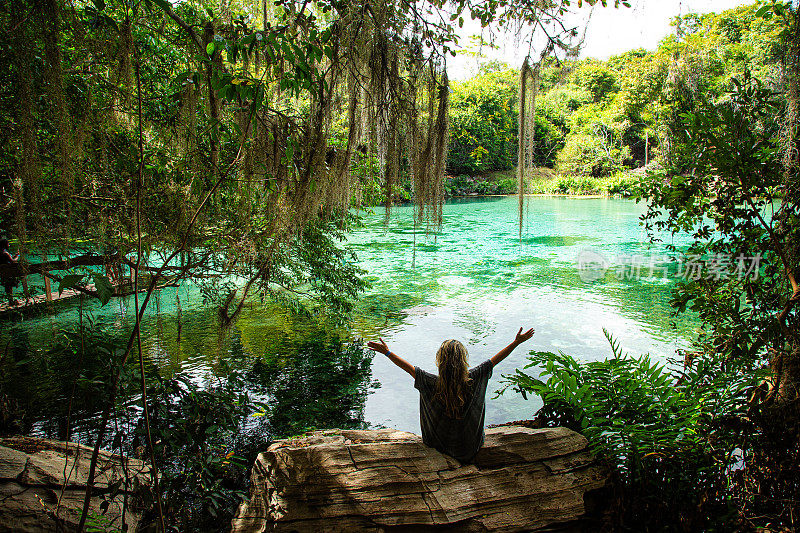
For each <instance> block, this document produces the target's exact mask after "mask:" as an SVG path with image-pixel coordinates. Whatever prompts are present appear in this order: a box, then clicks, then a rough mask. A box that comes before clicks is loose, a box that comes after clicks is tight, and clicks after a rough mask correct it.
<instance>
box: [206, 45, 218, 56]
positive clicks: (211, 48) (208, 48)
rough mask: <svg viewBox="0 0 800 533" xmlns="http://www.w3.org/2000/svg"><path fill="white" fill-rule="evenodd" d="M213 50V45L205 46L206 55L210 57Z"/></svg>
mask: <svg viewBox="0 0 800 533" xmlns="http://www.w3.org/2000/svg"><path fill="white" fill-rule="evenodd" d="M214 48H216V46H215V45H214V43H208V44H207V45H206V53H207V54H208V55H211V54H213V53H214Z"/></svg>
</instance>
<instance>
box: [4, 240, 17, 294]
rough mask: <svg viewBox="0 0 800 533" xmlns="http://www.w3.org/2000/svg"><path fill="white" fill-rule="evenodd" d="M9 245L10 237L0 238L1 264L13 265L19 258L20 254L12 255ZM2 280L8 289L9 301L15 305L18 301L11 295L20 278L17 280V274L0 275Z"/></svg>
mask: <svg viewBox="0 0 800 533" xmlns="http://www.w3.org/2000/svg"><path fill="white" fill-rule="evenodd" d="M8 247H9V243H8V239H0V265H11V264H13V263H16V262H17V260H18V259H19V254H17V255H11V250H9V249H8ZM0 282H2V284H3V288H5V290H6V296H7V297H8V303H9V304H11V305H15V304H16V303H17V302H16V301H15V300H14V298H13V296H12V295H11V291H12V290H13V289H14V287H16V286H17V284H18V283H19V280H17V278H16V276H3V275H0Z"/></svg>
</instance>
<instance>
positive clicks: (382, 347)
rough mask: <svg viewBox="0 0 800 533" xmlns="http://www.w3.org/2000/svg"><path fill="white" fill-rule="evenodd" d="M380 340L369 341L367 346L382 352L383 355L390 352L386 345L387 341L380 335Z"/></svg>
mask: <svg viewBox="0 0 800 533" xmlns="http://www.w3.org/2000/svg"><path fill="white" fill-rule="evenodd" d="M378 340H379V341H380V342H375V341H369V342H368V343H367V348H369V349H370V350H372V351H374V352H379V353H382V354H383V355H386V354H388V353H389V347H388V346H387V345H386V342H384V340H383V339H381V338H380V337H379V338H378Z"/></svg>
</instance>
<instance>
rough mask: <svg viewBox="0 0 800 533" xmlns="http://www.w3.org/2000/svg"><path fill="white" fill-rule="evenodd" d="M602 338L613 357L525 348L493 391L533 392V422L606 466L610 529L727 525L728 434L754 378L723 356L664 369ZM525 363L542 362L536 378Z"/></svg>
mask: <svg viewBox="0 0 800 533" xmlns="http://www.w3.org/2000/svg"><path fill="white" fill-rule="evenodd" d="M606 337H607V338H608V340H609V342H610V344H611V350H612V356H613V357H611V358H608V359H605V360H602V361H592V362H585V363H584V362H579V361H577V360H576V359H574V358H573V357H570V356H568V355H565V354H563V353H560V354H554V353H549V352H532V356H530V357H529V358H528V359H529V361H530V362H529V363H528V364H527V365H526V366H525V367H524V369H523V370H517V371H516V373H515V374H512V375H510V376H505V379H504V383H505V386H504V388H503V389H501V391H500V393H501V394H502V393H503V392H504V391H505V390H506V389H508V388H511V389H513V390H516V391H518V392H520V393H521V394H522V395H523V397H525V398H527V396H528V395H529V394H535V395H538V396H539V397H541V399H542V402H543V406H542V408H541V409H540V410H539V411H538V412H537V414H536V418H537V420H538V421H539V422H540V423H541V424H543V425H563V426H566V427H569V428H571V429H574V430H576V431H580V432H581V433H582V434H583V435H585V436H586V438H587V439H588V440H589V443H590V446H591V449H592V450H593V451H594V452H595V453H596V454H598V455H599V456H600V458H601V459H602V460H604V461H605V462H607V463H608V465H609V466H610V467H611V468H612V472H613V474H612V479H613V481H614V484H615V487H614V488H615V495H616V499H615V500H614V502H613V508H612V516H611V520H612V522H614V523H613V524H611V525H612V526H613V528H614V529H615V530H619V529H626V528H630V527H634V528H636V529H637V530H639V531H670V530H675V531H698V530H704V529H705V530H708V529H710V528H715V527H720V526H722V525H723V524H726V523H729V522H730V521H731V520H732V514H731V513H732V509H731V505H730V503H729V498H728V497H727V495H726V494H725V488H726V487H727V486H728V478H729V477H731V476H732V475H735V474H734V472H735V469H736V468H737V467H738V466H739V465H738V464H737V462H738V457H739V455H738V454H737V444H736V443H737V435H738V433H739V432H741V431H746V430H747V427H746V424H743V423H742V421H745V420H746V415H747V397H748V394H747V393H748V390H749V389H751V388H752V387H753V386H755V385H756V383H757V381H758V379H757V376H755V375H754V374H753V373H752V372H746V371H743V370H744V369H743V368H742V367H740V366H739V365H736V364H735V363H733V362H731V361H726V360H724V359H719V360H709V359H706V360H702V361H697V362H696V363H695V365H694V366H690V367H688V368H685V369H684V371H683V372H681V373H679V374H678V375H673V374H672V373H671V372H670V371H669V369H668V368H667V367H666V366H665V365H663V364H659V363H656V362H653V361H652V360H651V359H650V357H649V356H646V355H645V356H643V357H640V358H633V357H630V356H627V355H625V354H623V353H622V352H621V350H620V347H619V344H618V343H616V342H615V341H614V340H613V338H612V337H611V336H610V335H609V334H608V333H607V332H606ZM532 367H539V368H542V369H543V370H542V372H541V374H540V376H539V377H534V376H532V375H530V374H528V373H527V372H525V370H526V369H529V368H532ZM543 376H546V379H544V378H543Z"/></svg>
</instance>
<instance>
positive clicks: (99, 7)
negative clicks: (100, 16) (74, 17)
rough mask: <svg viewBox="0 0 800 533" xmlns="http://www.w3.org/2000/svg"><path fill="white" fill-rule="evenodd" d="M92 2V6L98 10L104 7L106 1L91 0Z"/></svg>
mask: <svg viewBox="0 0 800 533" xmlns="http://www.w3.org/2000/svg"><path fill="white" fill-rule="evenodd" d="M92 1H93V2H94V7H96V8H97V10H98V11H102V10H104V9H105V8H106V3H105V1H104V0H92Z"/></svg>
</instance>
